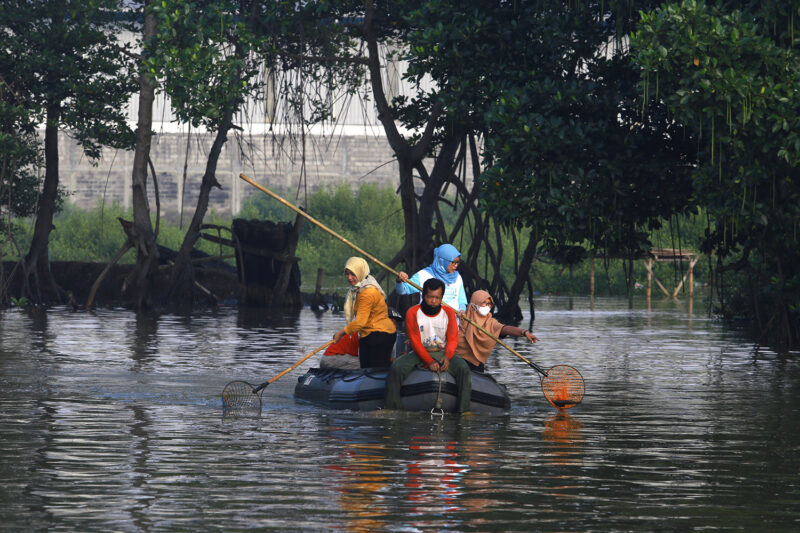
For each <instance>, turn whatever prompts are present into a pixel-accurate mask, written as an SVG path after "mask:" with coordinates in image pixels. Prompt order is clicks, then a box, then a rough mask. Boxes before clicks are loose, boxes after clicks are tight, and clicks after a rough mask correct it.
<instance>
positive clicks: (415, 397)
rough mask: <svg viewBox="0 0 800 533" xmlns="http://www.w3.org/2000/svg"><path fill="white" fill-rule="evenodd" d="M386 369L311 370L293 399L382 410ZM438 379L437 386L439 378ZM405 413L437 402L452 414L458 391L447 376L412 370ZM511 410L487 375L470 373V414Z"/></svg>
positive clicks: (299, 382)
mask: <svg viewBox="0 0 800 533" xmlns="http://www.w3.org/2000/svg"><path fill="white" fill-rule="evenodd" d="M388 372H389V371H388V369H369V368H366V369H358V370H342V369H335V368H312V369H310V370H309V371H308V372H306V373H305V374H304V375H302V376H300V377H299V378H298V379H297V385H296V386H295V388H294V397H295V399H296V400H298V401H302V402H308V403H312V404H315V405H320V406H322V407H327V408H329V409H351V410H354V411H372V410H375V409H381V408H382V407H383V397H384V392H385V391H386V376H387V374H388ZM440 377H441V383H440V381H439V378H440ZM400 394H401V396H402V401H403V410H405V411H430V410H431V409H435V408H436V404H437V399H441V409H442V410H443V411H445V412H453V411H455V410H456V400H457V395H458V388H457V387H456V382H455V379H454V378H453V376H451V375H450V374H449V373H447V372H443V373H441V374H437V373H435V372H431V371H430V370H426V369H423V368H415V369H414V370H413V371H412V372H411V374H409V376H408V377H407V378H406V380H405V381H404V382H403V386H402V388H401V389H400ZM510 408H511V399H510V398H509V396H508V392H507V391H506V387H505V386H504V385H501V384H500V383H497V381H495V379H494V378H493V377H492V376H490V375H489V374H482V373H479V372H473V373H472V396H471V402H470V412H472V413H480V414H500V413H504V412H506V411H508V410H509V409H510Z"/></svg>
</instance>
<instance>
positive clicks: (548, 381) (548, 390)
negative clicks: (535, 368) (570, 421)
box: [542, 365, 586, 409]
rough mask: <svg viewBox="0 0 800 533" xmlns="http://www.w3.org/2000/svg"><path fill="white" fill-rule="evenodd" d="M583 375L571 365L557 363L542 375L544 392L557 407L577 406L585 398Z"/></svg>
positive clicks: (548, 399)
mask: <svg viewBox="0 0 800 533" xmlns="http://www.w3.org/2000/svg"><path fill="white" fill-rule="evenodd" d="M585 391H586V385H585V383H584V382H583V376H581V373H580V372H578V370H577V369H575V368H574V367H571V366H569V365H556V366H554V367H553V368H551V369H550V370H548V371H547V374H546V375H545V376H543V377H542V393H543V394H544V397H545V398H546V399H547V401H548V402H549V403H550V405H552V406H553V407H555V408H556V409H569V408H570V407H575V406H576V405H578V404H579V403H581V401H582V400H583V394H584V392H585Z"/></svg>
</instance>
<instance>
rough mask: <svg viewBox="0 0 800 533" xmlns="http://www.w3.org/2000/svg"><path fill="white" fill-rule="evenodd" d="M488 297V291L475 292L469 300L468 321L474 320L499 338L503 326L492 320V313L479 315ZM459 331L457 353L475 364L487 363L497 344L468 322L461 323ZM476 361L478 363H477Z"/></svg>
mask: <svg viewBox="0 0 800 533" xmlns="http://www.w3.org/2000/svg"><path fill="white" fill-rule="evenodd" d="M488 297H489V293H488V292H486V291H475V292H473V293H472V297H471V298H470V299H469V305H468V306H467V312H466V315H467V318H468V319H470V320H472V321H473V322H475V323H476V324H478V325H479V326H481V327H482V328H483V329H485V330H486V331H488V332H489V333H491V334H492V335H494V336H495V337H499V336H500V331H502V329H503V324H501V323H500V322H498V321H497V320H495V319H494V318H492V314H491V313H489V314H488V315H487V316H481V315H480V313H478V306H479V305H480V303H481V302H483V301H484V300H485V299H486V298H488ZM458 329H459V332H458V333H459V335H458V348H459V349H458V350H457V352H458V353H459V355H461V356H462V357H463V358H464V359H465V360H467V361H469V362H471V363H473V364H478V363H485V362H486V360H487V359H489V355H490V354H491V353H492V349H494V346H495V344H497V342H496V341H495V340H494V339H492V338H491V337H489V336H488V335H486V333H484V332H482V331H481V330H479V329H478V328H476V327H475V326H473V325H472V324H470V323H469V322H467V321H466V320H462V321H461V323H460V324H459V326H458ZM475 361H477V363H476V362H475Z"/></svg>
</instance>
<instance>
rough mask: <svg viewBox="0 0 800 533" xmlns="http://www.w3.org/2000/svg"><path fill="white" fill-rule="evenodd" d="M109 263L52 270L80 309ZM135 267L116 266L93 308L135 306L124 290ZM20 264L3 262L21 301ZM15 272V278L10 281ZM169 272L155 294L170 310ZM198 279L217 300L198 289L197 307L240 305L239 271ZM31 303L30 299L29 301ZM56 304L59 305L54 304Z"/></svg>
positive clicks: (212, 272)
mask: <svg viewBox="0 0 800 533" xmlns="http://www.w3.org/2000/svg"><path fill="white" fill-rule="evenodd" d="M106 266H107V263H87V262H81V261H53V262H51V263H50V270H51V272H52V273H53V277H54V278H55V281H56V283H57V284H58V286H59V287H60V288H61V289H62V290H63V291H64V292H65V293H66V295H67V301H65V302H62V303H67V304H69V305H72V306H74V307H77V308H83V307H85V306H86V302H87V300H88V298H89V294H90V292H91V289H92V285H93V284H94V283H95V281H96V280H97V279H98V277H99V276H100V274H101V273H102V272H103V270H104V269H105V268H106ZM133 266H134V265H129V264H123V265H119V264H117V265H113V266H111V268H110V269H109V271H108V273H107V274H106V276H105V277H104V278H103V281H102V282H101V283H100V285H99V286H98V288H97V292H96V294H95V297H94V300H93V303H92V306H93V307H94V306H99V307H115V306H122V307H130V306H133V305H134V302H135V294H134V293H133V291H132V290H131V287H128V288H127V290H126V291H125V292H123V290H122V288H123V285H124V283H125V278H126V277H127V276H128V275H129V274H130V273H131V271H132V270H133ZM15 267H17V263H15V262H10V261H5V262H3V274H4V275H3V277H4V279H5V280H6V281H5V282H6V283H8V295H9V296H11V297H14V298H20V297H21V296H24V295H25V291H24V287H23V279H22V275H21V273H22V270H21V266H20V267H17V268H16V269H15ZM12 272H13V277H11V278H10V279H9V276H11V274H12ZM169 275H170V270H169V269H163V270H161V271H160V272H159V273H158V275H156V279H155V280H154V283H155V287H154V294H155V295H156V300H158V299H159V298H158V297H159V295H161V296H164V298H162V301H157V302H154V303H155V305H156V306H157V307H161V306H169V301H167V300H166V295H167V294H169V287H170V283H169ZM195 279H196V281H197V282H198V283H199V284H200V285H202V286H203V287H204V288H205V289H207V290H208V291H210V292H211V294H212V295H213V296H208V295H206V294H204V292H203V290H202V289H200V288H197V290H196V295H195V298H194V300H195V303H196V304H197V305H209V306H213V305H235V304H236V303H237V302H238V299H239V295H240V291H241V284H240V283H239V280H238V278H237V275H236V272H235V270H233V271H230V270H217V269H212V268H202V269H196V270H195ZM28 298H29V299H30V296H29V297H28ZM53 303H55V302H53Z"/></svg>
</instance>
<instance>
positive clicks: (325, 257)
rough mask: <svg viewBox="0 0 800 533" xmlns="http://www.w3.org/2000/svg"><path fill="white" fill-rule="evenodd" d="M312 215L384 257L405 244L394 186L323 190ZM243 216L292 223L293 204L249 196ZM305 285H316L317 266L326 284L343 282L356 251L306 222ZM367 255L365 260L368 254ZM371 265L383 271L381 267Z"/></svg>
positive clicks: (312, 199) (301, 252)
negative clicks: (354, 190) (354, 191)
mask: <svg viewBox="0 0 800 533" xmlns="http://www.w3.org/2000/svg"><path fill="white" fill-rule="evenodd" d="M308 202H309V206H308V209H307V211H308V213H309V214H310V215H311V216H313V217H314V218H316V219H317V220H319V221H320V222H322V223H323V224H325V225H326V226H327V227H329V228H330V229H332V230H333V231H335V232H337V233H338V234H340V235H341V236H343V237H344V238H345V239H347V240H349V241H350V242H352V243H353V244H356V245H357V246H360V247H362V248H363V249H364V250H366V251H367V252H369V253H370V254H372V255H374V256H375V257H377V258H378V259H381V260H382V261H388V260H389V259H390V258H392V257H393V256H394V255H395V254H396V253H397V252H398V251H399V250H400V248H401V247H402V245H403V235H404V228H403V214H402V207H401V203H400V198H399V197H398V196H397V195H396V194H395V193H394V190H393V189H392V188H390V187H383V188H380V187H378V186H376V185H372V184H365V185H362V186H361V188H360V189H359V190H358V191H357V192H356V193H355V194H354V193H353V191H352V189H351V188H350V186H349V185H347V184H341V185H339V186H338V187H336V188H333V189H319V190H318V191H316V192H314V193H313V194H312V195H311V196H309V199H308ZM239 216H240V217H241V218H256V219H268V220H273V221H293V220H294V218H295V215H294V213H292V212H291V211H290V210H289V209H288V208H286V207H283V206H281V205H280V204H279V203H278V202H276V201H275V200H273V199H271V198H269V197H267V196H265V195H258V196H252V197H250V198H249V199H248V200H247V201H246V202H245V205H244V206H243V208H242V211H241V213H240V214H239ZM297 255H298V257H300V258H301V262H300V270H301V273H302V279H303V283H304V286H305V287H306V288H307V289H309V290H310V289H311V288H313V287H312V286H313V284H314V282H315V280H316V275H317V269H318V268H322V269H323V270H324V272H325V274H326V277H327V280H328V281H327V283H329V284H332V285H333V286H334V287H337V286H341V285H343V281H342V280H343V278H342V277H341V273H342V272H343V269H344V264H345V262H346V261H347V258H348V257H351V256H353V255H356V252H355V251H354V250H353V249H352V248H350V247H349V246H347V245H346V244H344V243H342V242H340V241H339V240H337V239H335V238H333V237H331V236H330V235H329V234H328V233H327V232H325V231H324V230H322V229H320V228H318V227H316V226H314V225H312V224H306V226H305V230H304V231H303V234H302V236H301V238H300V242H299V243H298V247H297ZM365 259H366V258H365ZM371 268H372V269H373V270H374V271H376V272H377V271H378V268H379V267H378V266H377V265H374V264H372V265H371Z"/></svg>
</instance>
